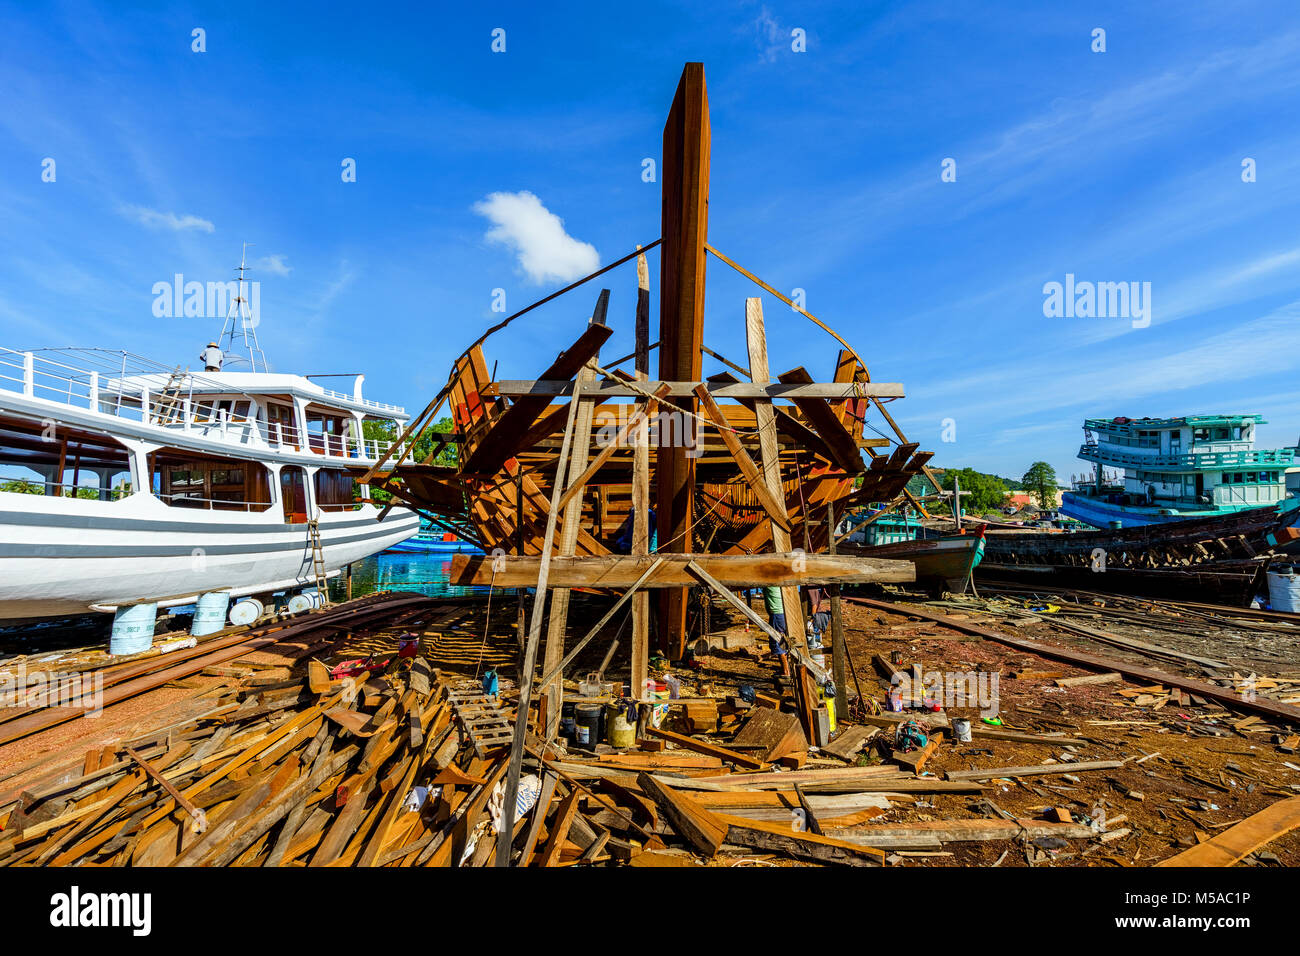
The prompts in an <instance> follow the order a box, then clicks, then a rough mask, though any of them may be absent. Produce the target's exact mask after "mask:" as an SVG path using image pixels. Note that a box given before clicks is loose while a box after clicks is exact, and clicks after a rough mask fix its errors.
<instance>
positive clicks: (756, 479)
mask: <svg viewBox="0 0 1300 956" xmlns="http://www.w3.org/2000/svg"><path fill="white" fill-rule="evenodd" d="M709 129H710V128H709V107H708V98H707V95H706V91H705V82H704V68H703V65H702V64H698V63H691V64H687V65H686V67H685V69H684V71H683V73H682V77H681V81H680V83H679V85H678V87H677V92H676V95H675V97H674V99H673V103H672V107H671V110H670V112H669V115H668V120H667V123H666V125H665V127H664V134H663V161H662V164H661V166H660V170H661V188H662V193H663V205H662V233H661V237H660V238H659V239H656V240H655V241H653V242H650V243H647V244H645V245H644V246H643V247H637V248H634V249H631V250H630V251H629V252H628V253H627V254H626V255H624V256H623V257H622V258H620V259H618V260H616V261H615V262H613V263H611V264H610V265H608V266H606V267H604V268H603V269H601V270H600V271H598V272H596V273H594V274H593V275H590V276H587V277H586V278H584V279H581V280H579V281H578V282H575V283H573V284H572V285H570V286H568V287H566V288H564V289H561V290H559V291H558V292H556V293H553V294H552V295H550V296H547V297H546V298H545V299H542V300H541V301H539V302H536V303H534V304H533V305H530V306H528V307H527V308H525V309H523V310H521V311H520V312H517V313H515V314H514V315H512V316H510V317H508V318H506V319H504V320H503V321H502V322H500V323H498V324H497V325H495V326H494V327H493V328H491V329H489V330H487V331H486V332H485V333H484V334H483V335H482V336H480V337H479V339H478V340H477V341H476V342H474V343H473V345H471V346H470V348H468V349H467V350H466V351H465V352H464V353H463V354H462V355H461V356H460V357H459V358H458V359H457V360H456V362H455V363H454V365H453V368H452V370H451V374H450V376H449V378H448V381H447V383H446V385H445V386H444V387H443V388H442V389H441V390H440V391H439V392H438V394H437V395H436V396H435V398H434V399H433V401H431V402H430V403H429V404H428V406H426V408H425V409H424V411H423V412H422V413H421V414H420V415H418V416H417V417H416V418H415V419H414V420H413V421H412V422H411V423H410V425H409V427H408V428H407V430H406V432H405V433H404V434H403V436H402V437H401V440H400V441H399V442H398V443H396V445H395V448H396V449H398V450H397V451H396V452H395V453H393V454H392V455H391V456H390V457H388V458H385V459H384V460H382V461H380V462H378V463H377V464H376V465H375V466H374V467H373V468H371V469H370V470H369V471H368V472H367V474H366V475H365V476H364V479H363V481H364V482H365V483H368V484H371V485H372V486H374V487H380V488H383V489H385V490H387V491H389V492H390V493H391V494H392V495H393V496H394V497H395V498H396V499H397V500H399V501H401V502H402V503H404V504H406V505H408V506H410V507H411V508H414V509H415V510H417V511H419V512H420V513H421V514H422V515H424V516H426V517H427V518H429V520H431V521H432V522H434V523H435V525H438V526H441V527H443V528H446V529H449V530H452V531H454V532H455V533H457V534H458V535H461V536H463V537H465V538H466V539H468V540H470V541H473V542H475V543H477V544H479V545H480V546H481V547H482V548H483V550H484V552H485V554H483V555H481V556H472V557H471V556H465V555H458V556H457V557H456V559H455V560H454V562H453V573H452V579H453V583H456V584H465V585H470V584H472V585H491V586H494V587H508V588H533V589H535V591H534V595H533V604H532V611H531V615H530V616H529V618H528V621H527V637H526V640H525V644H524V653H523V662H522V667H521V671H520V674H521V687H520V701H519V706H518V711H517V718H516V731H515V737H514V752H513V753H512V766H511V774H510V777H509V778H508V779H509V780H510V781H511V785H509V786H508V787H507V791H506V795H505V806H506V807H507V808H512V807H513V804H514V788H513V781H514V780H516V779H517V777H518V767H519V761H520V760H521V759H522V746H523V740H524V738H525V736H526V731H527V728H528V725H529V721H530V719H531V717H532V715H530V710H529V708H530V704H531V702H532V700H533V687H534V684H536V685H537V686H538V687H539V688H540V698H539V700H538V705H539V706H538V713H537V715H536V717H537V723H536V726H537V728H538V730H539V732H541V733H544V734H545V735H546V737H547V738H551V737H553V735H554V733H555V730H556V727H557V725H558V722H559V711H560V706H561V701H562V699H563V692H562V683H561V681H562V677H563V670H564V667H565V666H567V665H568V664H569V663H570V662H571V661H572V660H573V659H574V657H575V656H576V654H577V653H578V651H579V650H580V649H581V648H582V647H583V646H585V645H586V643H587V642H588V641H590V640H591V639H593V638H594V637H595V636H596V635H597V633H598V632H599V631H600V629H601V627H602V625H604V624H605V623H607V622H608V621H609V620H610V619H611V618H612V616H613V614H614V613H615V612H616V611H617V610H618V609H619V608H621V607H622V606H623V605H624V604H625V603H628V602H630V603H631V617H632V639H631V668H630V683H629V685H628V686H629V687H630V688H631V690H632V696H633V697H637V698H640V699H641V700H643V701H646V700H649V699H650V693H649V690H648V685H647V680H646V678H647V675H648V658H649V649H650V647H651V646H652V644H653V645H657V646H658V647H659V648H660V649H661V650H662V651H663V652H664V653H665V654H666V655H667V656H668V657H670V658H672V659H677V658H680V657H681V656H682V655H683V653H684V652H685V649H686V645H687V640H688V637H689V634H688V626H687V621H688V617H687V604H688V592H689V590H690V589H691V588H703V589H705V590H706V591H707V592H708V593H710V594H711V595H712V596H713V597H715V598H720V599H721V600H723V601H725V602H727V603H729V604H730V605H731V606H732V607H733V608H735V609H736V610H739V611H741V612H742V613H744V614H746V615H747V616H748V617H749V618H750V619H751V621H752V623H753V624H755V625H756V626H757V627H758V628H759V629H760V630H761V631H764V632H767V633H768V636H769V637H770V638H772V639H773V640H776V641H781V642H784V643H785V644H786V645H788V651H789V653H790V655H791V658H792V660H793V663H794V667H793V671H792V678H793V679H794V681H795V688H796V693H795V696H796V699H797V700H798V702H799V707H798V709H799V712H800V717H801V719H802V721H803V723H804V726H805V728H806V730H807V733H808V736H809V739H813V727H814V723H815V721H816V716H815V714H816V711H817V709H818V707H819V704H818V702H817V695H818V693H819V689H820V688H824V687H826V686H829V685H831V684H832V683H833V685H834V686H835V687H836V688H837V689H838V690H839V692H840V693H843V690H842V689H843V687H844V684H845V678H844V675H843V673H842V670H843V661H842V654H841V653H837V654H836V655H835V657H834V667H833V670H832V672H827V670H825V669H824V668H823V667H821V666H819V665H818V664H816V663H815V662H814V661H813V659H812V658H811V656H810V655H808V654H807V645H806V639H805V636H804V615H803V611H802V609H801V603H800V592H799V586H800V585H829V586H832V587H834V586H838V585H839V584H844V583H860V582H869V581H911V580H914V577H915V570H914V567H913V565H912V564H911V563H910V562H908V561H899V560H884V559H878V558H872V557H864V556H859V555H843V554H836V553H835V542H834V540H833V533H832V531H833V529H834V528H835V527H836V525H837V520H836V516H837V515H839V516H843V514H844V513H845V511H846V510H847V509H850V508H854V507H857V506H860V505H865V504H866V503H869V502H873V501H890V500H892V499H894V498H896V497H898V496H899V495H905V496H907V497H908V498H909V499H910V500H911V501H912V503H913V504H915V505H916V506H917V507H918V508H920V503H919V502H918V501H916V499H915V498H913V497H912V496H910V495H909V494H908V493H907V492H906V490H905V486H906V484H907V482H908V481H909V480H910V479H911V478H912V477H913V476H914V475H917V474H919V473H922V472H925V473H927V474H928V471H926V463H927V461H928V460H929V459H930V457H931V453H930V452H926V451H920V450H918V446H917V445H916V444H915V443H914V442H909V441H908V440H907V439H906V437H905V436H904V435H903V434H902V432H901V431H900V430H899V428H898V425H897V423H896V422H895V420H894V418H893V416H891V415H890V414H889V412H888V410H887V409H886V403H888V402H890V401H892V400H895V399H898V398H902V397H903V387H902V385H900V384H897V383H889V382H877V381H874V380H873V379H872V378H871V375H870V373H869V371H868V368H867V365H866V363H865V362H864V361H863V359H862V357H861V356H860V355H859V354H858V353H857V352H856V351H855V350H854V349H853V347H852V346H851V345H849V344H848V343H847V342H845V341H844V340H843V339H842V338H841V337H840V336H839V335H838V334H836V333H835V332H834V331H833V330H831V329H830V328H829V327H828V326H826V325H825V324H824V323H822V322H821V321H820V320H819V319H817V318H815V317H814V316H812V315H810V314H809V313H808V312H807V311H806V310H803V309H798V308H797V307H795V306H794V303H793V302H791V300H790V299H788V298H787V297H786V296H784V295H782V294H781V293H779V292H777V291H776V290H775V289H773V288H772V287H771V286H769V285H768V284H767V283H765V282H763V281H762V280H761V279H759V278H758V277H756V276H755V275H753V274H752V273H750V272H749V271H747V270H746V269H744V268H743V267H742V266H740V265H739V264H737V263H735V262H734V261H732V260H731V259H729V258H727V257H726V256H725V255H724V254H722V253H721V252H719V251H718V250H717V249H715V248H714V247H713V246H712V245H711V244H710V243H709V241H708V202H709V162H710V131H709ZM655 247H658V256H659V265H660V268H659V295H658V299H659V302H658V305H659V326H658V335H657V336H652V333H651V323H650V314H651V289H650V272H649V265H648V261H647V258H646V252H648V251H650V250H652V249H654V248H655ZM709 256H712V257H713V258H715V259H717V260H718V261H719V262H720V263H722V264H724V265H726V266H727V267H728V268H732V269H735V270H737V271H738V272H740V273H741V274H743V275H744V276H746V277H747V278H749V279H750V280H752V281H753V282H754V283H755V284H756V285H757V286H759V288H761V289H762V290H764V291H766V292H768V293H769V294H770V295H772V296H774V297H776V298H777V299H778V300H780V301H782V302H784V303H786V304H787V305H790V306H791V307H795V308H796V310H797V311H799V312H801V313H802V315H803V317H805V318H807V319H808V320H809V321H811V322H813V323H815V324H816V325H818V326H820V327H821V329H822V330H824V332H825V333H826V334H827V336H828V338H829V339H832V340H834V341H836V342H838V345H839V348H838V349H829V348H828V350H827V359H826V365H825V368H824V375H823V376H822V377H821V378H818V377H817V376H815V375H814V374H813V372H812V371H810V370H808V369H805V368H802V367H797V368H792V369H788V370H782V369H773V368H772V366H771V363H770V362H769V357H768V347H767V335H766V332H765V328H764V317H763V309H762V301H761V299H759V298H757V297H755V298H747V299H745V300H744V301H743V302H741V301H738V302H737V303H736V310H735V316H736V321H737V323H740V322H743V323H744V331H745V341H746V351H747V355H746V356H744V357H743V358H739V360H735V361H733V360H732V359H731V358H725V357H723V356H722V355H720V354H719V353H718V352H716V351H714V350H713V349H712V348H710V347H709V346H708V345H706V344H705V336H704V322H703V319H704V295H705V268H706V261H707V257H709ZM633 260H635V261H636V276H637V290H638V295H637V306H636V312H635V315H634V316H627V319H628V320H631V321H633V322H634V323H635V342H636V348H635V350H634V351H633V352H632V353H631V354H629V355H627V356H624V357H622V358H608V357H606V356H603V355H602V353H601V349H602V346H604V345H605V343H606V342H607V341H608V340H609V338H610V337H611V335H612V334H613V328H612V323H613V322H614V317H613V316H611V315H610V314H609V309H608V302H609V292H608V290H602V291H600V292H599V293H598V294H597V295H596V296H595V306H594V308H593V309H592V310H591V312H590V313H589V314H590V318H589V319H588V320H587V321H586V322H585V323H584V324H583V325H582V326H580V327H577V328H575V329H573V330H572V332H571V333H570V335H569V336H565V335H561V334H560V333H558V332H557V336H558V337H559V338H560V339H562V340H563V341H564V342H566V343H567V347H566V348H564V350H563V351H562V352H560V353H559V354H558V355H557V356H556V358H555V359H554V360H553V361H552V362H551V363H550V365H549V366H548V367H547V368H545V369H544V370H542V371H541V373H540V375H539V376H538V377H537V378H536V379H529V380H498V379H495V378H494V377H493V376H492V375H490V374H489V372H488V368H489V367H490V366H489V358H488V355H487V354H486V351H485V350H486V349H487V348H490V344H491V343H490V341H489V340H490V338H491V336H492V335H493V334H495V333H498V332H500V331H501V330H502V329H504V328H505V327H506V326H508V325H509V324H510V323H511V322H513V321H515V320H516V319H518V318H519V317H520V316H522V315H524V314H525V313H527V312H530V311H531V310H532V309H534V308H536V307H537V306H539V305H542V304H543V303H545V302H549V301H552V300H554V299H556V298H558V297H560V296H562V295H566V294H568V295H569V296H570V297H572V294H573V293H574V292H575V290H577V289H579V288H580V287H582V286H584V285H585V284H586V283H588V282H590V281H592V280H594V279H596V278H597V277H598V276H600V275H603V274H605V273H607V272H609V271H611V270H612V269H615V268H617V267H618V266H621V265H623V264H625V263H629V262H631V261H633ZM586 301H587V302H590V301H591V300H590V299H587V300H586ZM584 312H585V310H584ZM654 353H657V356H656V358H657V366H658V367H657V372H656V373H655V374H653V375H652V374H651V357H652V354H654ZM706 353H708V354H710V355H713V356H714V357H715V358H717V359H718V360H719V361H720V362H721V363H722V364H723V365H725V366H726V367H727V368H728V369H729V370H730V371H728V372H726V373H724V374H720V375H715V376H712V377H709V378H707V379H706V378H704V377H703V374H702V371H703V369H702V367H703V359H704V355H705V354H706ZM628 363H631V364H630V368H629V367H628ZM818 371H822V370H818ZM444 409H449V411H450V417H451V419H452V421H453V423H454V429H455V430H454V432H452V433H450V434H445V435H442V436H441V437H442V439H443V441H442V442H441V443H440V444H438V445H436V446H435V447H434V448H433V449H432V450H431V452H430V453H429V454H427V455H425V456H424V458H423V459H419V460H417V459H415V458H413V457H412V456H411V452H410V449H411V446H412V442H411V439H412V437H413V436H417V435H419V434H420V431H421V429H422V428H424V427H425V426H426V425H427V424H428V423H431V422H432V421H434V420H435V416H437V415H438V414H439V413H443V412H444ZM873 410H874V411H875V412H876V413H878V414H879V416H880V418H881V419H882V420H883V422H884V424H885V425H887V426H888V427H889V428H891V429H892V430H893V436H894V437H892V438H883V437H876V438H868V437H866V433H865V431H864V426H865V425H866V423H867V417H868V415H869V414H870V413H872V412H873ZM448 444H453V445H454V447H455V449H456V464H455V465H454V466H445V465H439V464H437V463H436V459H437V457H438V455H439V453H440V452H441V451H442V449H443V448H444V447H446V445H448ZM864 453H865V457H864ZM920 510H922V512H923V513H924V509H920ZM652 522H653V524H652ZM760 586H761V587H779V588H781V590H782V597H783V602H784V607H785V619H786V635H782V634H778V633H777V632H775V631H774V630H773V629H772V628H771V626H770V625H769V623H768V621H767V620H766V619H764V618H761V617H759V616H758V615H756V614H755V613H754V612H753V611H752V610H751V609H750V608H749V605H748V604H747V603H746V602H745V601H742V600H741V599H740V598H739V597H737V596H736V594H735V591H736V590H737V589H744V588H753V587H760ZM574 588H584V589H597V590H601V591H604V592H611V593H618V594H620V595H621V596H620V597H618V599H617V601H616V602H615V604H614V606H613V607H612V608H611V609H610V611H609V612H608V613H607V614H606V615H605V616H604V618H602V619H601V622H600V623H598V624H597V625H596V627H595V628H593V629H592V630H591V631H590V632H589V633H588V634H587V635H586V636H585V637H583V638H581V639H580V640H578V641H576V642H573V641H571V640H570V639H569V635H568V634H567V618H568V601H569V593H570V591H571V590H572V589H574ZM651 591H655V592H656V593H657V599H658V600H657V608H656V613H654V614H653V615H652V613H651V600H650V592H651ZM548 598H549V607H548V606H547V602H548ZM834 600H835V601H836V603H838V597H835V598H834ZM835 610H838V608H837V607H836V608H835ZM543 628H545V631H546V639H545V650H544V654H543V655H542V658H541V668H540V670H541V675H540V677H539V676H538V673H537V665H538V657H539V652H540V651H541V644H542V631H543ZM787 635H788V636H787ZM840 644H841V645H842V639H841V641H840ZM832 678H834V680H833V681H832ZM643 710H644V708H643ZM503 832H509V819H507V826H506V827H505V828H504V830H503Z"/></svg>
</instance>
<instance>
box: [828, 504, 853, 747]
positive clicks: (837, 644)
mask: <svg viewBox="0 0 1300 956" xmlns="http://www.w3.org/2000/svg"><path fill="white" fill-rule="evenodd" d="M826 525H827V527H826V540H827V542H828V544H827V549H826V550H827V551H829V552H830V553H831V554H834V553H835V502H834V501H828V502H826ZM829 590H830V595H831V680H833V681H834V682H835V722H836V723H840V722H842V721H844V720H847V719H848V716H849V689H848V687H847V686H846V683H847V675H846V674H845V673H844V659H845V656H846V648H845V646H844V618H843V616H842V614H841V609H840V586H839V585H838V584H833V585H831V587H830V589H829Z"/></svg>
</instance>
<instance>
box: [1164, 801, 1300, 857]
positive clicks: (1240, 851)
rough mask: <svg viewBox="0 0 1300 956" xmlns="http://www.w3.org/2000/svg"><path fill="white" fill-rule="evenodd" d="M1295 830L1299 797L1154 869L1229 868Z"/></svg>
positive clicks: (1299, 813)
mask: <svg viewBox="0 0 1300 956" xmlns="http://www.w3.org/2000/svg"><path fill="white" fill-rule="evenodd" d="M1296 827H1300V797H1288V798H1287V799H1285V800H1279V801H1278V802H1277V803H1274V804H1272V805H1271V806H1268V807H1265V808H1264V809H1263V810H1261V811H1259V813H1256V814H1254V815H1252V816H1249V817H1247V818H1246V819H1245V820H1242V821H1241V822H1240V823H1238V824H1237V825H1235V826H1231V827H1229V828H1228V829H1226V830H1224V831H1223V832H1222V833H1220V834H1218V835H1217V836H1215V837H1212V838H1211V839H1209V840H1207V841H1206V842H1204V843H1201V844H1198V845H1197V846H1194V847H1192V848H1191V849H1188V850H1184V851H1183V852H1182V853H1178V854H1176V855H1174V856H1171V857H1170V858H1169V859H1167V860H1161V861H1160V862H1159V863H1157V864H1156V866H1197V867H1202V866H1232V865H1233V864H1234V863H1238V862H1240V861H1241V860H1243V859H1244V858H1245V857H1247V856H1249V855H1250V854H1251V853H1254V852H1255V851H1256V850H1258V849H1259V848H1260V847H1261V846H1264V845H1265V844H1266V843H1271V842H1273V841H1274V840H1276V839H1278V838H1279V837H1281V836H1284V835H1286V834H1287V833H1290V832H1291V831H1292V830H1294V829H1295V828H1296Z"/></svg>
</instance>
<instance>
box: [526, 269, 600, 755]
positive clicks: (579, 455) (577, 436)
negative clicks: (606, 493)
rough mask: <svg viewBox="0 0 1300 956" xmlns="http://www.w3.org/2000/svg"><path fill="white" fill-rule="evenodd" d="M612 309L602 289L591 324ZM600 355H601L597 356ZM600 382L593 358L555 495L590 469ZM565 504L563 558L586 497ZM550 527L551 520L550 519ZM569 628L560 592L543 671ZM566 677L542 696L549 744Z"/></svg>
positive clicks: (554, 663) (584, 373) (581, 377)
mask: <svg viewBox="0 0 1300 956" xmlns="http://www.w3.org/2000/svg"><path fill="white" fill-rule="evenodd" d="M608 309H609V290H608V289H601V290H600V295H599V297H598V298H597V299H596V309H595V311H594V312H593V313H592V315H591V324H592V325H593V326H604V324H605V313H606V311H607V310H608ZM597 355H599V352H597ZM595 380H596V359H595V358H592V359H591V360H590V361H589V362H587V364H586V365H584V366H583V367H582V370H581V371H580V372H578V374H577V377H576V384H577V387H578V389H579V391H577V392H575V393H574V396H573V401H574V402H577V403H578V415H577V418H576V419H575V420H574V425H573V440H572V444H571V447H570V448H569V457H570V462H569V464H568V467H567V468H566V469H565V472H564V475H565V478H564V480H561V478H560V473H559V469H558V466H557V470H556V478H555V484H556V487H555V491H556V492H557V493H559V492H561V490H562V489H563V488H565V487H567V486H570V485H572V486H577V484H578V481H579V479H580V478H581V477H582V471H583V469H585V468H586V467H587V458H588V456H589V454H590V452H591V422H592V416H593V413H594V408H595V405H594V404H593V402H592V401H591V400H590V399H583V398H580V397H579V395H580V393H581V388H582V386H583V385H585V384H587V383H589V382H594V381H595ZM563 500H564V496H563V494H560V497H559V498H557V499H554V500H553V501H552V504H551V511H552V512H556V511H562V512H563V519H564V524H563V527H561V529H560V543H559V553H560V554H562V555H566V556H567V555H571V554H573V553H574V552H575V551H576V550H577V546H578V532H579V530H581V529H580V526H581V523H582V495H581V494H575V495H573V496H572V497H570V498H569V501H568V504H566V505H564V507H563V508H561V507H560V502H561V501H563ZM547 520H548V523H549V521H550V518H549V517H548V519H547ZM568 624H569V592H568V591H567V590H565V589H563V588H558V589H556V591H555V593H554V594H553V595H552V596H551V615H550V620H549V621H548V622H547V630H546V653H545V656H544V657H543V658H542V670H544V671H548V672H549V671H552V670H555V669H556V668H558V667H559V666H560V661H561V660H562V659H563V658H564V632H565V630H566V629H567V627H568ZM563 679H564V675H563V673H561V672H558V671H557V672H556V674H555V679H554V680H553V681H549V682H548V683H545V684H543V685H542V695H543V699H544V704H543V706H544V707H545V709H546V726H545V728H544V733H545V736H546V738H547V739H548V740H549V739H551V738H552V737H554V736H555V734H556V733H557V732H558V731H559V729H560V705H561V703H562V702H563V698H564V688H563V684H562V681H563Z"/></svg>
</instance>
